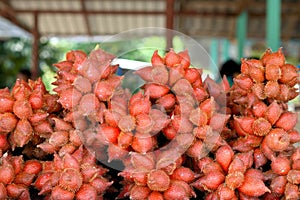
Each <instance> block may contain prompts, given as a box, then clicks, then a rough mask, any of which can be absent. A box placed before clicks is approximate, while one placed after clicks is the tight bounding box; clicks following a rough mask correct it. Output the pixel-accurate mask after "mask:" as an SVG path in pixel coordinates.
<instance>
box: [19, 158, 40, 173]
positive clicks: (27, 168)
mask: <svg viewBox="0 0 300 200" xmlns="http://www.w3.org/2000/svg"><path fill="white" fill-rule="evenodd" d="M41 170H42V164H41V163H40V161H38V160H28V161H26V162H25V164H24V168H23V172H25V173H27V174H34V175H37V174H38V173H39V172H40V171H41Z"/></svg>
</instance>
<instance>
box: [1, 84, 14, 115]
mask: <svg viewBox="0 0 300 200" xmlns="http://www.w3.org/2000/svg"><path fill="white" fill-rule="evenodd" d="M14 102H15V101H14V99H13V97H12V96H11V94H10V92H9V90H8V88H4V89H1V90H0V113H5V112H12V111H13V105H14Z"/></svg>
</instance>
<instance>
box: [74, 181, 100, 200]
mask: <svg viewBox="0 0 300 200" xmlns="http://www.w3.org/2000/svg"><path fill="white" fill-rule="evenodd" d="M75 198H76V199H78V200H86V199H97V191H96V189H95V188H94V187H93V186H91V185H90V184H83V185H82V186H81V188H80V189H79V190H78V192H77V193H76V196H75Z"/></svg>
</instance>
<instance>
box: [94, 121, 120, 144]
mask: <svg viewBox="0 0 300 200" xmlns="http://www.w3.org/2000/svg"><path fill="white" fill-rule="evenodd" d="M119 134H120V129H118V128H116V127H112V126H108V125H107V124H101V125H100V126H99V129H98V133H97V135H96V138H97V139H98V140H99V141H100V142H102V143H104V144H108V143H113V144H116V143H117V141H118V136H119Z"/></svg>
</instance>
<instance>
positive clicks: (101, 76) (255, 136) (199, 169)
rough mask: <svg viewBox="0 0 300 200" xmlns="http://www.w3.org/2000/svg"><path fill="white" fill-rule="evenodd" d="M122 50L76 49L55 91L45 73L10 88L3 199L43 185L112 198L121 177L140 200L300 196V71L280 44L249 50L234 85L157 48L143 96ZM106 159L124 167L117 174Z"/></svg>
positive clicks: (0, 100)
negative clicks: (120, 59) (128, 81)
mask: <svg viewBox="0 0 300 200" xmlns="http://www.w3.org/2000/svg"><path fill="white" fill-rule="evenodd" d="M114 58H115V56H114V55H111V54H109V53H107V52H105V51H103V50H101V49H95V50H93V51H92V52H91V53H90V54H89V55H87V54H86V53H84V52H82V51H79V50H73V51H70V52H68V53H67V54H66V59H65V60H64V61H61V62H59V63H56V64H54V66H55V67H57V69H58V71H57V79H56V81H55V82H54V83H53V84H54V85H56V88H55V89H54V91H55V92H56V94H50V93H49V92H48V91H46V89H45V86H44V85H43V82H42V80H41V79H38V80H36V81H32V80H29V81H28V82H25V81H20V80H17V81H16V83H15V86H14V87H13V88H12V90H11V91H10V90H9V89H8V88H4V89H1V90H0V136H1V137H0V155H1V158H0V161H1V162H0V174H1V177H3V178H2V179H1V180H0V199H5V198H19V199H29V198H30V195H31V194H29V189H31V188H33V187H34V188H35V189H36V190H37V191H38V192H39V195H40V196H42V197H45V198H50V199H87V198H89V199H102V198H105V195H106V194H107V195H111V194H112V193H116V192H114V191H119V189H120V185H122V186H123V189H122V190H121V191H120V192H118V198H126V197H129V198H131V199H190V198H198V197H200V196H204V198H205V199H214V198H215V199H251V198H253V199H255V198H262V199H279V198H294V199H298V198H299V193H298V187H299V182H300V181H299V170H300V149H299V147H295V146H294V144H295V143H297V142H299V141H300V137H299V133H298V131H297V130H296V129H295V125H296V123H297V117H298V116H297V115H296V114H295V113H293V112H290V111H288V110H287V102H288V101H290V100H292V99H293V98H295V97H296V96H297V95H298V94H299V93H298V91H297V90H296V89H295V87H294V86H295V85H296V84H297V83H298V82H299V74H298V70H297V68H296V67H295V66H293V65H291V64H288V63H286V62H285V58H284V55H283V52H282V49H281V48H280V49H279V50H278V51H277V52H272V51H271V50H270V49H268V50H266V52H265V53H264V54H263V55H262V57H261V59H242V66H241V74H240V75H238V76H237V77H236V78H235V79H234V84H233V86H232V87H230V86H229V83H228V82H227V81H226V77H224V78H223V80H222V81H221V82H220V83H216V82H215V81H214V80H213V79H211V78H210V77H207V78H206V79H205V80H202V70H201V69H197V68H192V67H191V66H190V58H189V55H188V51H187V50H185V51H182V52H178V53H176V52H175V51H174V50H173V49H170V51H169V52H167V53H166V54H165V55H164V56H160V55H159V54H158V51H155V52H154V53H153V56H152V58H151V66H148V67H145V68H143V69H140V70H137V71H135V72H134V73H135V74H136V75H138V76H140V77H141V78H142V79H143V80H144V81H145V83H144V85H143V86H141V87H140V88H139V91H138V92H137V93H135V94H130V92H129V90H127V89H124V88H122V87H121V84H122V80H123V79H124V78H126V77H123V76H117V75H115V72H116V70H117V67H118V66H116V65H111V61H112V60H113V59H114ZM20 149H21V150H22V153H23V154H24V156H18V155H16V154H20V153H19V151H20ZM95 149H97V151H95V154H92V153H91V151H94V150H95ZM12 152H13V153H12ZM12 154H14V155H12ZM97 159H98V160H99V161H104V162H106V163H108V164H109V163H114V162H121V163H122V165H123V166H124V168H123V169H119V172H118V175H119V177H117V173H114V172H112V173H110V172H109V170H113V169H111V168H109V169H107V168H105V167H103V166H102V165H101V164H100V163H99V162H98V161H97ZM108 167H109V166H108ZM107 173H108V174H109V175H107ZM120 179H122V181H120ZM116 189H117V190H116Z"/></svg>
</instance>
